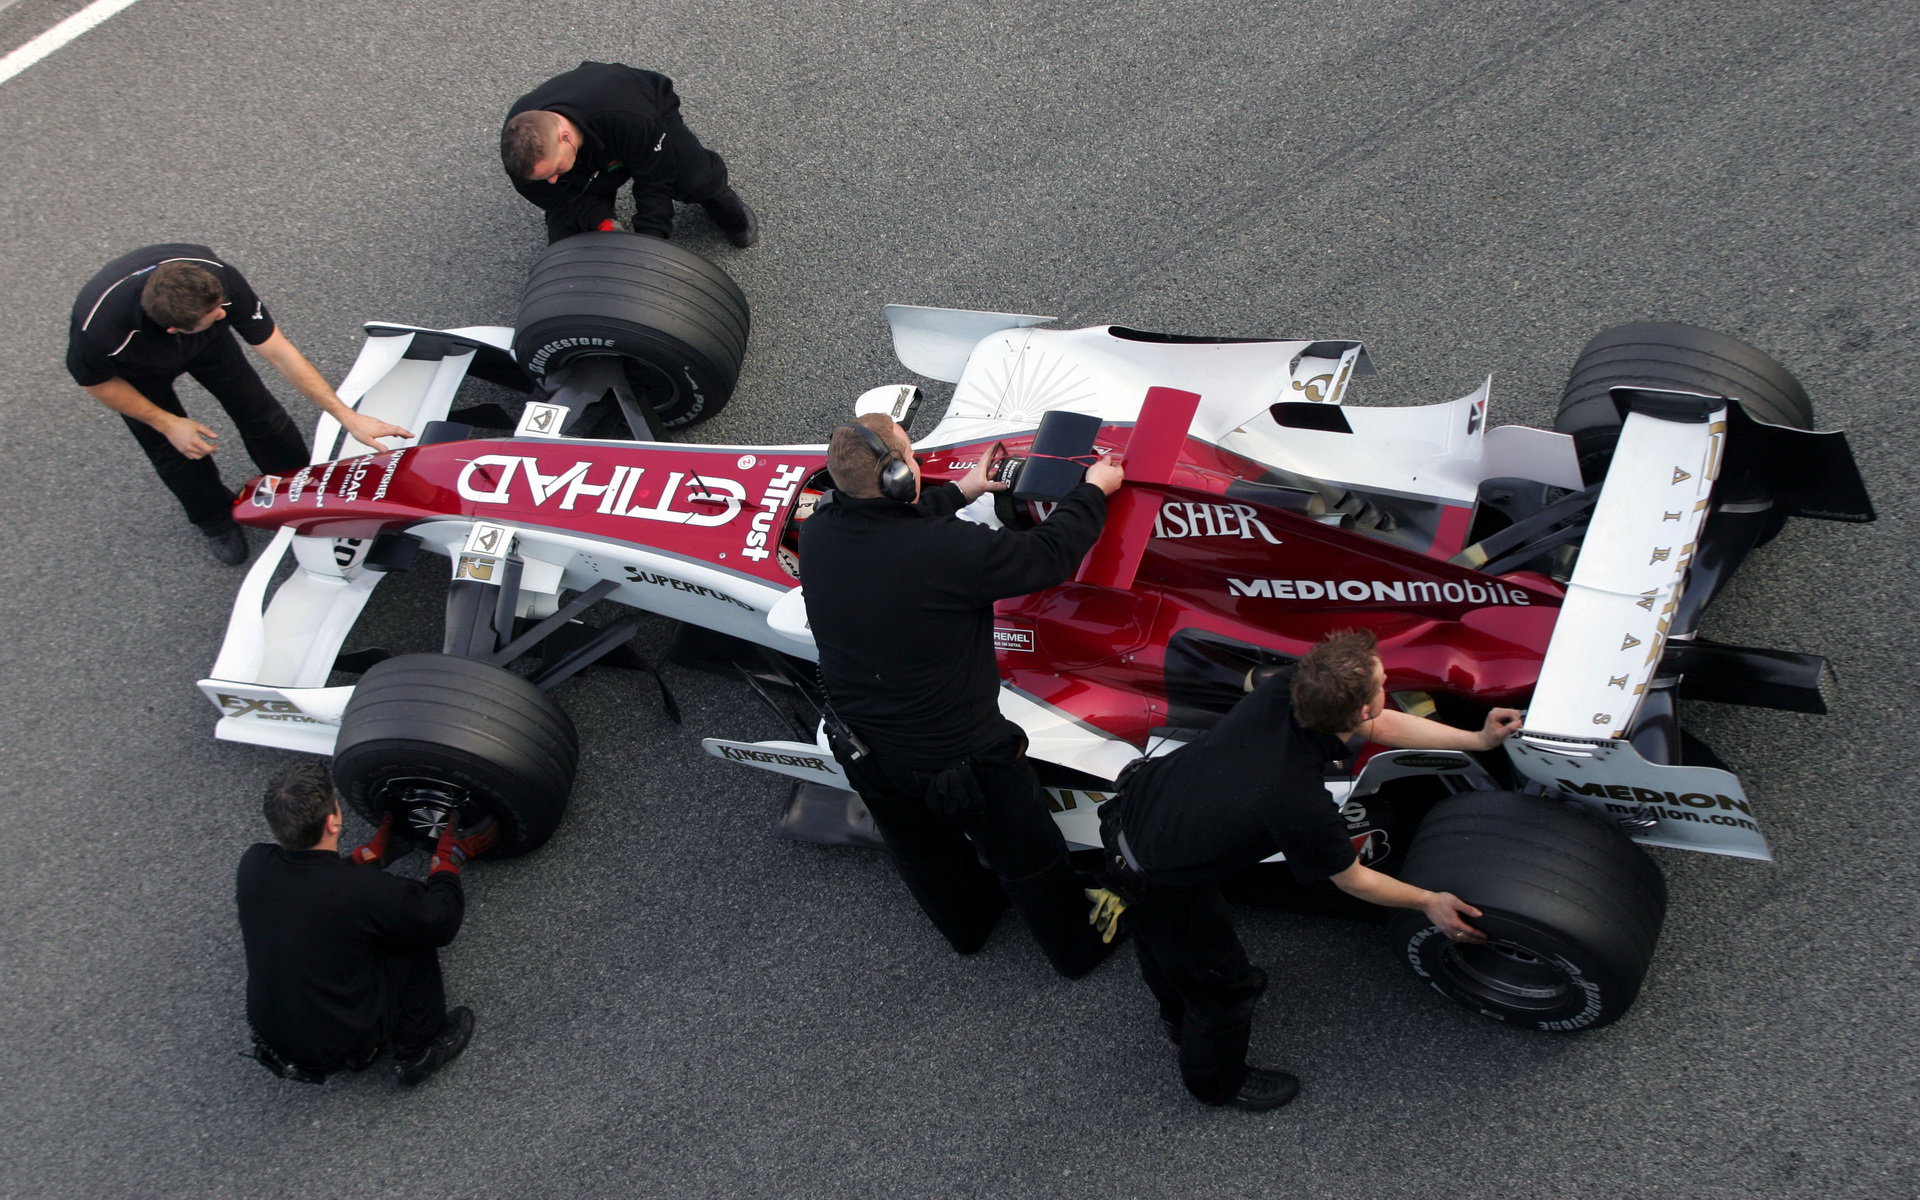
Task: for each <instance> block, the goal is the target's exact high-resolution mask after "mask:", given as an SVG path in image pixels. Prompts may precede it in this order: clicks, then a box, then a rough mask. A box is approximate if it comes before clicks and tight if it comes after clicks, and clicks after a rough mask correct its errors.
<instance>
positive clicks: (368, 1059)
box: [254, 946, 447, 1083]
mask: <svg viewBox="0 0 1920 1200" xmlns="http://www.w3.org/2000/svg"><path fill="white" fill-rule="evenodd" d="M376 969H377V970H379V971H380V972H381V973H382V974H384V975H385V976H386V977H387V1000H388V1002H387V1009H386V1011H385V1012H383V1013H381V1014H380V1019H379V1021H378V1022H377V1023H376V1024H375V1025H374V1026H373V1027H372V1028H371V1029H369V1030H367V1032H366V1037H365V1038H364V1039H362V1040H361V1041H360V1042H359V1044H358V1045H357V1046H355V1048H354V1049H353V1051H352V1052H350V1053H349V1054H348V1055H347V1056H346V1057H345V1058H342V1059H334V1060H332V1061H327V1062H322V1061H319V1059H320V1056H319V1055H315V1054H313V1053H311V1052H310V1050H308V1048H306V1047H302V1046H270V1049H271V1050H272V1051H273V1052H274V1054H276V1055H278V1056H279V1057H280V1058H281V1059H282V1060H284V1061H285V1062H286V1063H287V1064H289V1065H291V1066H293V1067H294V1068H296V1070H297V1072H298V1075H297V1077H298V1078H300V1079H301V1081H302V1082H305V1083H320V1082H324V1081H325V1079H326V1078H327V1076H329V1075H333V1074H336V1073H338V1072H340V1071H343V1070H355V1071H357V1070H360V1069H361V1068H363V1067H366V1066H369V1065H370V1064H372V1062H373V1060H374V1059H376V1058H378V1057H380V1054H381V1052H382V1051H384V1050H388V1049H391V1050H392V1051H393V1055H394V1057H395V1058H411V1057H414V1056H415V1055H418V1054H419V1053H420V1052H421V1051H423V1050H425V1049H426V1048H427V1046H428V1045H429V1044H430V1043H431V1042H432V1041H433V1039H434V1038H436V1037H438V1036H440V1030H441V1028H442V1027H444V1026H445V1025H446V1023H447V989H446V983H445V981H444V979H443V978H442V977H441V974H440V952H439V951H438V950H435V949H433V948H432V947H417V946H388V947H387V948H386V949H385V950H383V951H382V952H381V954H380V956H379V960H378V963H377V966H376ZM254 1040H255V1041H256V1042H261V1043H262V1044H265V1043H264V1039H262V1038H261V1037H260V1035H259V1034H258V1033H255V1034H254ZM276 1073H277V1069H276Z"/></svg>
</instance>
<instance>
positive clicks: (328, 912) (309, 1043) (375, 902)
mask: <svg viewBox="0 0 1920 1200" xmlns="http://www.w3.org/2000/svg"><path fill="white" fill-rule="evenodd" d="M234 898H235V900H236V902H237V904H238V907H239V910H240V934H241V939H242V941H243V942H244V943H245V945H246V952H247V1020H248V1022H250V1023H251V1024H252V1026H253V1030H254V1032H255V1033H257V1034H258V1035H260V1037H261V1039H262V1040H264V1041H265V1042H266V1043H267V1044H268V1045H270V1046H272V1047H273V1048H274V1049H276V1050H278V1051H279V1052H280V1053H282V1054H284V1055H286V1056H288V1057H289V1058H292V1059H293V1060H294V1061H295V1062H297V1063H299V1064H300V1065H301V1066H303V1067H306V1068H308V1069H309V1070H315V1071H331V1070H333V1069H335V1068H336V1067H338V1066H339V1065H340V1063H341V1062H342V1061H343V1060H345V1059H346V1058H347V1057H348V1056H349V1055H351V1054H352V1053H354V1051H356V1050H358V1049H360V1048H362V1047H363V1046H365V1045H366V1043H367V1040H368V1038H369V1036H370V1035H371V1034H372V1033H373V1032H374V1031H375V1030H376V1029H378V1028H379V1027H380V1023H381V1020H382V1018H383V1016H384V1015H385V1014H386V1012H387V1010H388V1009H389V1007H390V1006H391V1005H392V1003H393V995H392V984H391V983H390V982H389V980H388V977H387V973H386V970H385V968H384V967H383V965H382V960H381V953H382V951H383V950H384V949H385V948H387V947H407V948H415V949H422V950H424V949H429V948H438V947H441V946H445V945H447V944H448V943H449V942H451V941H453V938H454V935H455V934H457V933H459V932H460V922H461V919H462V918H463V917H464V916H465V915H466V893H465V892H463V891H462V890H461V887H460V877H459V876H458V875H456V874H454V873H453V872H451V871H436V872H434V873H433V874H431V875H429V876H427V881H426V883H424V884H422V883H419V882H417V881H415V880H412V879H403V878H401V877H400V876H398V875H389V874H388V873H387V872H385V871H376V870H373V869H371V868H368V867H361V866H355V865H354V864H352V863H350V862H348V861H347V860H346V859H344V858H341V857H340V856H339V855H338V854H336V853H334V852H333V851H331V850H286V849H282V848H281V847H279V846H275V845H273V844H272V843H269V842H261V843H258V844H256V845H253V846H251V847H248V849H247V852H246V853H245V854H244V855H242V856H241V858H240V869H239V871H238V873H237V875H236V877H235V886H234Z"/></svg>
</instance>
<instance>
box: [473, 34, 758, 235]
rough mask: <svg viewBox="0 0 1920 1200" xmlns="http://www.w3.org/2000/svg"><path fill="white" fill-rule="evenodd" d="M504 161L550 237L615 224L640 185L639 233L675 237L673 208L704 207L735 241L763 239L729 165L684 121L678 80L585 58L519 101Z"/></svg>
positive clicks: (636, 198) (510, 117)
mask: <svg viewBox="0 0 1920 1200" xmlns="http://www.w3.org/2000/svg"><path fill="white" fill-rule="evenodd" d="M500 161H501V164H502V165H503V166H505V167H506V169H507V175H508V177H509V178H510V179H512V180H513V186H514V189H515V190H516V191H518V192H519V193H520V194H521V195H522V196H524V197H526V198H527V199H528V200H529V201H531V202H533V203H534V204H536V205H538V206H539V207H540V208H541V209H543V210H544V211H545V212H546V214H547V241H548V242H549V243H553V242H557V241H559V240H560V239H561V238H566V237H572V236H573V235H574V234H576V233H587V232H589V231H591V230H596V229H599V230H611V229H613V228H614V221H613V202H614V197H615V196H616V195H617V194H618V193H619V191H620V189H621V188H622V187H623V186H625V185H626V184H628V183H632V184H633V231H634V232H635V233H644V234H648V235H650V236H652V237H658V238H664V237H666V236H667V235H668V234H670V233H672V232H673V204H674V201H676V200H677V201H679V202H680V203H682V204H698V205H699V206H700V207H701V208H703V209H705V210H706V212H707V215H708V216H709V217H711V218H713V223H714V224H715V225H717V226H719V228H720V232H722V233H724V234H726V235H727V240H728V241H730V242H732V243H733V244H734V245H736V246H739V247H742V248H745V247H747V246H751V245H753V244H754V243H755V242H757V241H759V240H760V224H759V222H758V221H757V220H756V219H755V218H754V215H753V210H752V209H750V208H748V207H747V205H746V202H745V201H743V200H741V199H740V196H739V193H737V192H735V191H734V190H733V189H732V188H731V187H729V186H728V185H727V164H726V162H725V160H723V159H722V158H721V157H720V156H719V155H718V154H715V153H714V152H713V151H711V150H709V149H707V148H706V147H705V146H702V145H701V144H700V139H699V138H697V137H695V136H693V131H692V130H691V129H688V128H687V123H686V122H685V121H683V120H681V119H680V97H679V96H677V95H675V94H674V91H673V80H671V79H668V78H667V77H666V76H665V75H662V74H660V73H659V72H657V71H642V70H639V69H637V68H635V67H628V66H623V65H621V64H620V63H597V62H583V63H581V64H580V65H579V66H577V67H575V68H574V69H573V70H571V71H568V72H566V73H565V74H562V75H556V76H554V77H553V78H552V79H549V80H547V81H546V82H545V83H543V84H541V85H540V86H539V87H537V88H535V89H533V90H532V91H531V92H528V93H527V94H526V95H524V96H522V97H520V98H519V99H518V100H515V101H514V102H513V107H512V108H510V109H509V110H507V123H506V125H505V126H504V127H503V128H502V129H501V130H500Z"/></svg>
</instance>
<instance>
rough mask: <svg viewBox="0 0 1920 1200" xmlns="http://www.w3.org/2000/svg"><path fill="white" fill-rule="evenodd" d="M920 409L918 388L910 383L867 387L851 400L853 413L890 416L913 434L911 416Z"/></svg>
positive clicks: (861, 415) (909, 434) (855, 414)
mask: <svg viewBox="0 0 1920 1200" xmlns="http://www.w3.org/2000/svg"><path fill="white" fill-rule="evenodd" d="M919 411H920V389H919V388H917V387H915V386H914V385H912V384H910V383H890V384H888V385H887V386H885V387H877V388H868V389H867V390H866V391H864V392H861V393H860V398H859V399H858V400H855V401H854V402H853V415H854V416H856V417H864V416H866V415H867V414H868V413H881V414H883V415H885V416H888V417H892V418H893V420H894V421H895V423H897V424H898V425H899V426H900V428H902V429H904V430H906V431H907V434H908V436H912V434H913V418H914V417H915V415H917V414H918V413H919Z"/></svg>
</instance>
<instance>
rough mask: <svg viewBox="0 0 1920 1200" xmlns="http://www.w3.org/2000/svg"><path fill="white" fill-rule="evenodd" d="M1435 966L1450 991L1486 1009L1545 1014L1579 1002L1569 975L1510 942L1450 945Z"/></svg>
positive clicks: (1580, 994) (1579, 995) (1578, 994)
mask: <svg viewBox="0 0 1920 1200" xmlns="http://www.w3.org/2000/svg"><path fill="white" fill-rule="evenodd" d="M1435 965H1436V966H1437V967H1438V974H1439V975H1440V976H1441V977H1443V978H1444V979H1445V980H1446V981H1447V982H1448V983H1449V984H1450V985H1451V986H1452V988H1453V989H1454V990H1455V991H1457V992H1459V993H1460V994H1462V995H1464V996H1467V997H1471V998H1472V999H1474V1000H1476V1001H1478V1002H1480V1003H1482V1004H1484V1005H1486V1006H1488V1007H1491V1008H1499V1009H1505V1010H1507V1011H1509V1012H1529V1013H1546V1012H1555V1011H1558V1010H1560V1009H1562V1008H1565V1007H1567V1006H1568V1005H1569V1004H1571V1003H1573V1002H1574V1001H1575V1000H1576V999H1579V998H1583V996H1582V993H1581V989H1580V987H1579V985H1578V984H1577V983H1575V982H1574V977H1573V974H1572V973H1571V972H1570V971H1568V970H1567V969H1566V968H1565V967H1563V966H1561V965H1560V964H1558V963H1556V962H1554V961H1552V960H1550V959H1547V958H1545V957H1542V956H1541V955H1539V954H1537V953H1535V952H1533V951H1531V950H1529V949H1527V948H1526V947H1525V946H1522V945H1519V944H1518V943H1515V942H1508V941H1499V940H1495V941H1490V942H1487V943H1486V944H1484V945H1460V944H1457V943H1452V942H1449V943H1447V944H1446V945H1445V946H1444V947H1442V949H1441V951H1440V956H1439V961H1438V963H1437V964H1435Z"/></svg>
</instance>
